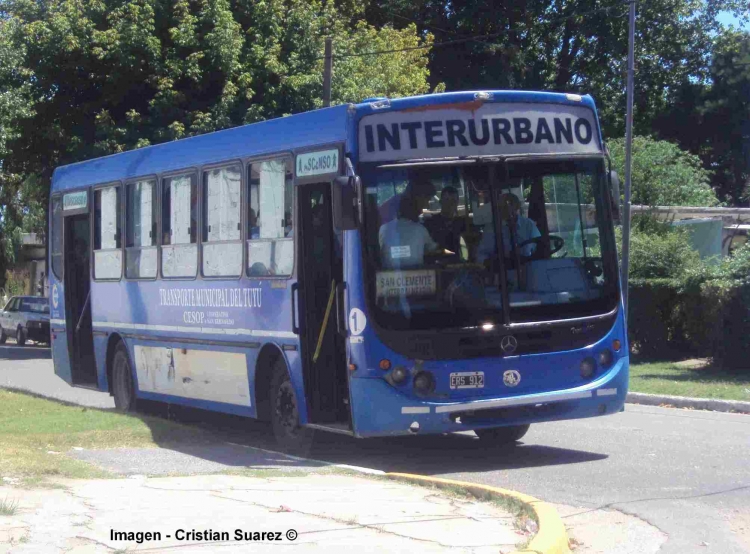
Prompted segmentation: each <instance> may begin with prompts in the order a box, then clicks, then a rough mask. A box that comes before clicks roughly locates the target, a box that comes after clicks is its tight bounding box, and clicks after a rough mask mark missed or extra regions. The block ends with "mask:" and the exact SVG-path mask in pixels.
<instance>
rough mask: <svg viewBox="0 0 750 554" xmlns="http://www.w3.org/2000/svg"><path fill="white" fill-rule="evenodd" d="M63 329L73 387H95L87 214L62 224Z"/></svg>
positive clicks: (89, 230)
mask: <svg viewBox="0 0 750 554" xmlns="http://www.w3.org/2000/svg"><path fill="white" fill-rule="evenodd" d="M64 233H65V240H64V243H63V244H64V246H63V248H64V256H63V259H64V262H63V265H64V271H65V276H64V279H63V282H64V283H65V287H64V288H65V327H66V329H67V331H68V332H67V335H68V353H69V356H70V369H71V378H72V384H73V385H80V386H84V387H85V386H96V385H97V374H96V362H95V360H94V337H93V329H92V325H91V324H92V321H91V272H90V271H89V264H90V260H91V224H90V220H89V215H88V214H79V215H71V216H67V217H65V221H64Z"/></svg>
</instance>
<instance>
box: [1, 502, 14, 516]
mask: <svg viewBox="0 0 750 554" xmlns="http://www.w3.org/2000/svg"><path fill="white" fill-rule="evenodd" d="M17 511H18V501H17V500H8V499H7V498H6V499H5V500H0V516H14V515H16V512H17Z"/></svg>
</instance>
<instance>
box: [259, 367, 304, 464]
mask: <svg viewBox="0 0 750 554" xmlns="http://www.w3.org/2000/svg"><path fill="white" fill-rule="evenodd" d="M270 399H271V426H272V427H273V434H274V437H275V438H276V443H277V444H278V445H279V446H280V447H281V449H282V450H284V451H286V452H291V453H295V454H300V455H305V454H307V453H308V452H309V451H310V447H311V446H312V440H313V435H314V431H313V430H312V429H306V428H305V427H302V426H301V425H300V424H299V404H298V402H297V395H295V394H294V387H293V386H292V381H291V380H290V379H289V373H287V370H286V367H285V366H284V362H283V361H282V360H280V359H279V360H277V361H276V362H275V363H274V367H273V375H272V376H271V391H270Z"/></svg>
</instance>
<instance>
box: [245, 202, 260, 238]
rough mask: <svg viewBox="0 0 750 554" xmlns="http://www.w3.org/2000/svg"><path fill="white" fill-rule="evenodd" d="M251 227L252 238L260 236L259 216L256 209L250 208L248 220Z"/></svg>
mask: <svg viewBox="0 0 750 554" xmlns="http://www.w3.org/2000/svg"><path fill="white" fill-rule="evenodd" d="M247 225H248V227H250V239H251V240H252V239H259V238H260V227H258V216H257V215H256V214H255V210H254V209H252V208H250V214H249V218H248V222H247Z"/></svg>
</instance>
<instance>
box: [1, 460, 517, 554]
mask: <svg viewBox="0 0 750 554" xmlns="http://www.w3.org/2000/svg"><path fill="white" fill-rule="evenodd" d="M58 484H59V485H60V486H61V487H62V486H64V487H65V488H60V489H46V490H23V489H18V488H9V487H6V488H1V487H0V500H2V499H8V500H16V501H17V502H18V509H17V512H16V514H15V515H12V516H0V553H2V554H5V553H13V554H27V553H28V554H32V553H33V554H43V553H47V552H49V553H54V552H63V551H64V552H68V553H71V554H89V553H99V552H102V553H104V552H108V553H111V552H147V551H154V550H158V551H159V552H160V553H161V552H164V553H177V552H179V553H181V554H188V553H193V552H200V553H206V552H222V553H223V552H249V551H252V552H271V551H274V552H278V551H279V548H280V547H281V548H282V549H289V548H295V550H296V551H300V549H301V551H303V552H308V551H311V552H318V551H324V550H325V552H326V554H333V553H337V552H341V553H347V554H350V553H351V552H352V550H354V549H356V550H358V551H361V552H472V553H477V554H482V553H490V552H492V553H494V554H497V553H498V552H506V553H507V552H511V551H513V550H515V547H516V545H518V544H523V543H525V542H526V541H527V540H528V538H529V534H528V533H524V532H521V531H519V530H517V529H516V527H515V525H516V518H515V517H514V516H513V515H511V514H510V513H509V512H507V511H505V510H504V509H503V508H501V507H499V506H498V505H496V504H492V503H485V502H478V501H474V500H471V501H470V500H463V499H458V498H456V497H452V496H449V495H447V494H446V493H443V492H440V491H435V490H431V489H429V488H424V487H416V486H410V485H408V484H404V483H400V482H396V481H392V480H385V479H382V478H378V479H375V478H369V477H364V476H363V477H359V476H349V475H343V474H340V473H328V474H322V473H313V474H308V475H306V476H305V477H304V478H300V477H295V476H278V477H265V478H264V477H244V476H236V475H202V476H191V477H156V478H147V477H144V476H133V477H129V478H127V479H110V480H86V481H82V480H65V481H59V482H58ZM116 532H121V533H142V535H141V537H145V536H146V535H145V534H146V533H152V537H154V536H155V535H156V534H157V533H158V534H160V537H159V538H152V539H151V540H143V541H142V542H140V543H139V542H137V536H138V535H133V536H129V537H128V538H129V539H130V540H118V539H119V537H118V536H117V535H115V534H114V533H116ZM206 532H207V533H206ZM198 533H202V534H203V536H200V535H198ZM260 533H266V535H265V540H258V539H261V537H262V536H261V535H259V534H260ZM222 534H223V535H222ZM238 539H239V540H238Z"/></svg>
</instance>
